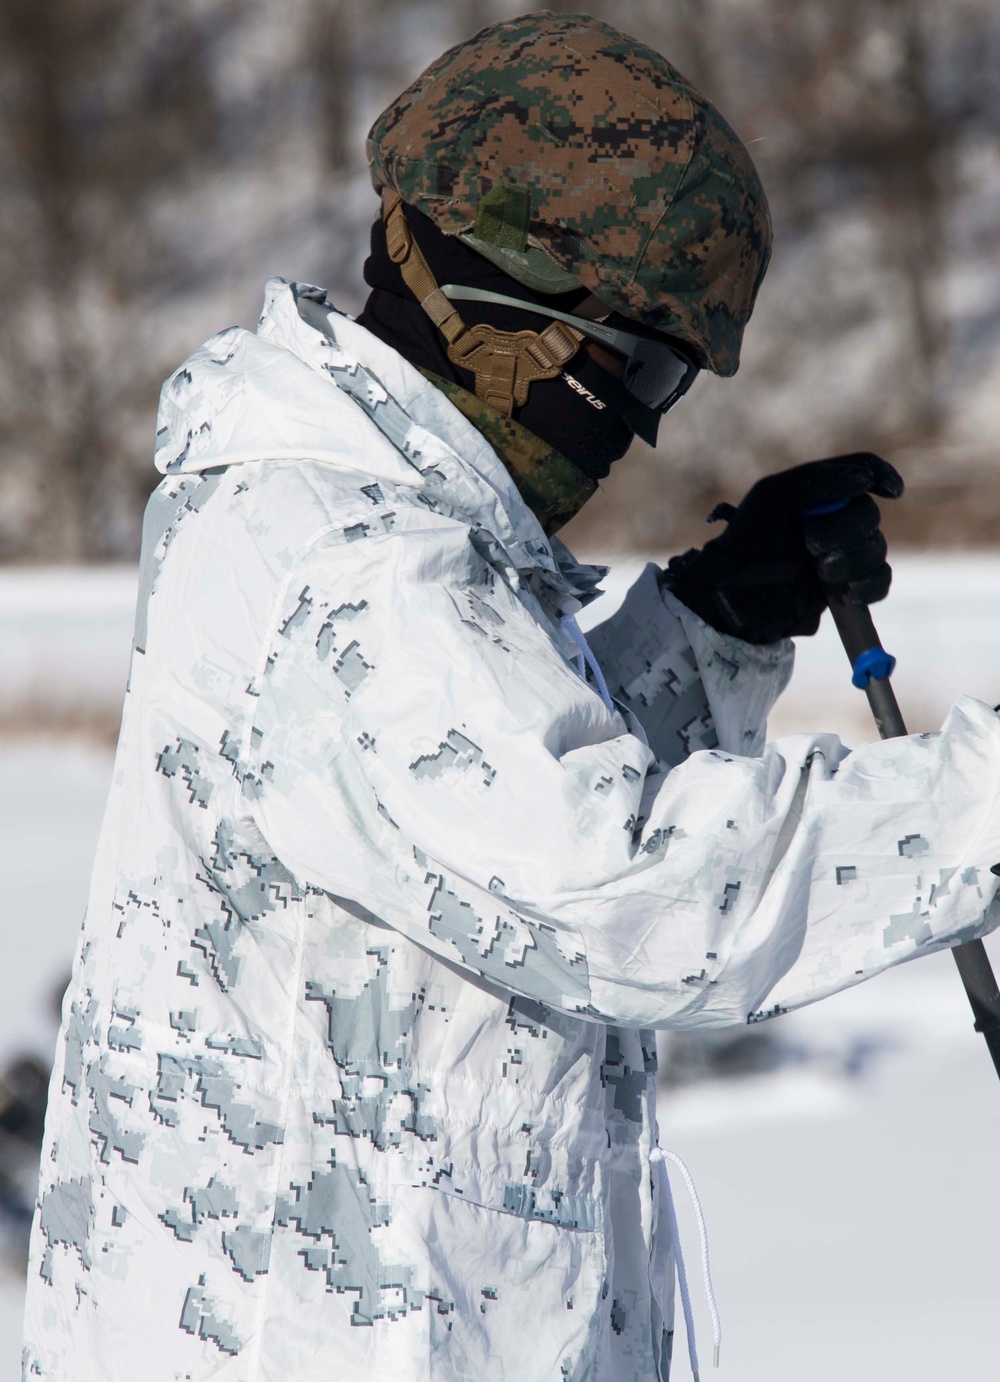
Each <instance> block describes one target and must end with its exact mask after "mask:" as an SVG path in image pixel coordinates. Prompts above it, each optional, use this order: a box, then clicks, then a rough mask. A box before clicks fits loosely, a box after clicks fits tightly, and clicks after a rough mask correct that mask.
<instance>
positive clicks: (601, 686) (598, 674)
mask: <svg viewBox="0 0 1000 1382" xmlns="http://www.w3.org/2000/svg"><path fill="white" fill-rule="evenodd" d="M559 622H560V624H562V626H563V628H564V629H565V630H566V632H567V633H568V634H569V636H570V638H572V640H573V642H574V643H575V644H576V646H577V648H578V649H579V652H578V653H577V656H576V667H577V671H578V672H579V673H580V676H581V677H582V676H585V669H586V668H587V667H589V668H590V670H591V673H592V674H593V678H594V681H595V683H596V685H597V691H598V694H599V695H600V698H601V700H602V701H603V702H604V704H605V705H606V706H607V708H608V709H609V710H610V711H611V713H612V715H613V714H614V713H615V703H614V701H613V700H612V699H611V695H610V693H609V691H608V683H607V682H606V681H605V680H604V673H603V672H602V671H601V668H600V664H599V663H598V661H597V658H596V657H595V656H594V654H593V653H592V652H591V651H590V645H589V644H588V642H587V640H586V639H585V638H584V636H583V631H582V630H581V628H580V625H579V624H578V623H577V622H576V620H575V619H574V618H573V616H572V614H564V615H563V616H562V618H561V619H560V620H559Z"/></svg>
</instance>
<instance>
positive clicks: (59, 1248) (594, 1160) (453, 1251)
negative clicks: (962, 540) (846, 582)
mask: <svg viewBox="0 0 1000 1382" xmlns="http://www.w3.org/2000/svg"><path fill="white" fill-rule="evenodd" d="M158 465H159V467H160V469H161V471H162V472H163V473H164V479H163V482H162V483H161V485H160V487H159V489H158V490H157V492H156V494H155V495H154V497H153V499H152V501H151V503H150V507H149V509H148V512H147V520H146V526H145V532H144V544H143V558H142V587H141V597H140V608H139V610H138V613H137V621H136V641H135V652H134V657H133V662H132V669H131V680H130V686H129V692H128V696H127V698H126V706H125V715H124V722H123V727H122V737H121V741H120V745H119V750H118V755H117V759H116V767H115V778H114V786H113V789H112V794H111V798H110V802H109V806H108V813H107V817H106V820H105V825H104V829H103V832H102V837H101V843H100V846H99V855H98V860H97V865H96V869H95V874H94V880H93V886H92V890H91V894H90V902H89V908H88V915H87V919H86V922H85V925H84V928H83V931H82V934H81V941H80V948H79V954H78V956H77V960H76V964H75V968H74V975H73V980H72V984H71V986H70V990H69V992H68V995H67V1000H66V1007H65V1015H64V1021H63V1026H62V1030H61V1033H60V1038H59V1048H58V1053H57V1061H56V1066H55V1070H54V1074H53V1082H52V1092H51V1101H50V1109H49V1117H48V1123H47V1132H46V1143H45V1149H44V1153H43V1158H42V1168H41V1185H40V1198H39V1208H38V1213H37V1216H36V1220H35V1225H34V1232H33V1244H32V1257H31V1266H30V1277H29V1289H28V1303H27V1314H26V1332H25V1344H24V1377H25V1378H26V1379H47V1382H107V1379H109V1378H114V1377H146V1376H155V1377H162V1378H164V1379H170V1380H171V1382H174V1380H175V1379H176V1380H177V1382H180V1380H181V1379H183V1382H207V1379H210V1378H222V1377H225V1378H227V1379H233V1380H234V1382H264V1379H270V1378H279V1377H280V1378H294V1379H296V1382H320V1379H324V1382H325V1379H327V1378H329V1377H330V1376H331V1375H332V1373H335V1375H336V1376H337V1377H338V1378H345V1379H362V1378H364V1379H365V1380H366V1382H368V1379H371V1378H382V1377H392V1378H399V1379H402V1380H403V1382H407V1380H408V1379H412V1380H413V1382H425V1380H431V1379H433V1380H434V1382H439V1380H442V1382H443V1379H447V1380H448V1382H452V1380H453V1379H470V1382H471V1379H476V1382H479V1380H480V1379H484V1378H486V1379H501V1378H504V1379H510V1378H518V1379H525V1382H550V1380H551V1379H553V1378H557V1379H577V1382H582V1379H584V1378H586V1379H588V1380H589V1382H639V1380H640V1379H641V1382H654V1379H657V1378H660V1379H662V1378H663V1377H665V1375H666V1371H667V1362H666V1360H667V1358H668V1357H669V1353H670V1338H671V1334H670V1331H671V1323H672V1308H673V1307H672V1293H673V1283H672V1274H673V1269H672V1256H671V1251H672V1250H671V1244H670V1241H669V1235H668V1231H667V1227H666V1223H665V1222H663V1221H661V1219H660V1215H659V1206H658V1205H657V1203H656V1199H655V1195H654V1192H653V1187H652V1185H651V1182H650V1176H649V1153H650V1149H651V1146H652V1144H653V1143H654V1141H655V1138H656V1126H655V1117H654V1095H655V1045H654V1040H653V1033H652V1032H651V1031H650V1030H649V1028H650V1027H652V1026H664V1027H669V1026H678V1027H685V1026H687V1027H690V1026H699V1025H712V1024H715V1025H718V1024H724V1023H744V1022H756V1021H759V1020H762V1019H764V1018H767V1017H770V1016H773V1015H774V1014H775V1013H777V1012H779V1011H781V1010H783V1009H784V1008H787V1007H791V1006H793V1005H795V1004H799V1003H804V1002H808V1001H810V1000H812V999H814V998H818V997H820V996H822V995H823V994H825V993H830V992H832V991H834V990H836V989H838V988H842V987H844V986H845V985H847V984H850V983H853V982H856V981H857V979H859V978H862V977H865V976H866V975H869V974H873V973H876V972H877V971H878V970H880V969H884V968H885V967H886V966H887V965H890V964H894V963H897V962H899V961H901V960H904V959H908V958H910V957H911V956H913V955H919V954H922V953H925V952H927V951H929V950H932V949H934V948H936V947H939V946H942V945H946V944H949V943H952V942H953V941H955V940H958V939H965V938H967V937H970V936H972V935H976V934H980V933H982V932H983V931H985V930H986V929H988V927H989V926H990V925H992V921H993V918H992V915H991V914H990V913H989V908H990V904H991V900H992V897H993V891H994V889H995V887H996V886H997V884H996V880H994V879H993V877H992V876H991V875H990V873H989V871H988V865H989V864H990V863H991V862H992V861H993V860H995V859H996V858H998V857H1000V853H998V850H1000V839H998V835H1000V828H998V823H997V821H996V809H995V803H996V793H997V781H998V776H1000V733H998V726H997V721H996V718H995V717H994V716H993V715H992V712H990V711H989V710H987V708H986V707H983V706H980V705H978V704H977V703H975V702H971V701H965V702H961V703H960V704H959V706H958V707H957V708H956V709H955V711H954V712H953V714H952V716H951V719H950V720H949V722H948V724H947V726H946V728H945V730H944V732H943V733H942V734H941V735H937V736H931V735H929V736H923V737H920V738H914V739H906V740H896V741H891V742H887V743H885V744H877V745H872V746H869V747H866V748H865V749H863V750H862V751H860V752H858V753H856V754H851V755H848V753H847V751H846V750H845V749H844V748H843V746H842V745H840V744H839V742H838V741H837V740H836V739H835V738H833V737H832V736H828V735H818V736H798V737H795V738H791V739H788V740H784V741H780V742H778V743H776V744H773V745H771V746H770V747H769V748H767V749H766V751H764V752H763V754H762V756H758V757H753V756H746V751H747V748H748V746H753V745H756V744H757V743H758V741H759V740H760V738H761V735H762V731H763V717H764V715H765V714H766V711H767V709H768V707H769V704H770V702H771V700H772V699H773V697H774V695H775V694H776V693H777V691H778V689H779V688H780V686H781V685H782V684H783V681H784V679H785V677H786V676H787V672H788V664H789V651H788V649H787V648H784V647H781V648H775V649H770V650H763V651H762V650H759V649H749V648H747V647H745V646H744V645H742V644H739V643H737V642H735V641H734V640H731V639H730V640H726V639H722V638H720V637H719V636H718V635H716V634H714V633H713V632H712V631H711V630H707V629H706V628H705V626H704V625H701V624H699V622H698V621H697V620H695V619H694V618H693V616H690V615H688V614H687V612H686V611H684V610H683V609H682V607H680V606H677V605H676V603H673V604H668V603H667V602H665V601H664V599H662V598H661V597H660V595H659V591H658V589H657V581H656V572H655V569H650V570H649V571H647V572H646V573H645V575H644V577H643V578H642V580H640V582H639V583H638V584H637V586H636V587H635V588H634V590H633V591H632V592H631V593H630V595H629V597H628V599H627V600H626V602H625V605H624V606H623V608H622V609H621V610H620V611H619V612H618V614H617V615H614V616H612V617H611V618H610V619H609V620H608V621H607V622H606V623H605V624H604V625H602V626H601V627H600V628H598V630H597V631H596V633H595V636H594V643H595V646H597V647H599V648H600V649H601V651H602V654H603V655H604V656H605V658H606V665H607V672H608V677H609V680H610V681H611V684H612V686H614V687H616V688H617V689H618V692H619V694H620V696H621V699H622V702H623V706H622V713H621V714H618V713H612V712H610V711H608V710H607V709H606V708H605V706H604V704H603V702H602V701H601V699H600V697H599V696H597V695H596V694H595V693H594V691H593V690H592V689H591V688H590V687H589V686H587V685H586V684H585V683H584V681H583V680H582V679H581V678H580V677H579V675H578V674H577V672H576V671H575V669H574V664H573V653H574V649H573V646H572V645H571V644H570V643H569V642H568V641H566V639H565V637H564V635H563V632H562V629H561V625H560V618H561V616H563V615H565V614H567V613H573V612H575V611H576V610H578V609H579V606H580V603H581V601H582V600H585V599H589V598H592V596H593V593H594V584H595V581H596V580H597V579H598V578H599V574H600V573H599V572H598V571H597V570H595V569H593V568H586V567H582V566H580V565H578V564H577V563H575V562H574V561H573V559H572V558H571V556H570V555H569V553H568V552H567V551H566V549H565V548H564V547H562V546H561V545H560V544H558V542H555V543H552V544H550V543H548V542H547V541H546V540H545V538H544V535H543V534H542V532H541V529H540V527H539V525H538V522H537V520H536V519H535V517H534V516H533V515H532V514H531V513H530V511H529V510H528V509H527V508H526V507H525V505H524V504H523V503H522V501H521V500H520V498H519V497H518V494H517V491H516V490H515V488H514V486H513V484H512V483H511V481H510V479H509V477H508V476H507V474H506V472H505V471H504V470H503V467H502V466H501V465H500V463H499V461H498V460H497V458H496V456H495V454H494V453H493V452H492V450H491V449H490V448H489V446H488V445H487V444H486V442H485V441H484V440H483V438H482V437H481V436H480V435H479V434H478V433H477V432H476V430H475V429H474V428H473V427H472V426H471V424H470V423H469V422H468V421H467V419H466V418H464V417H463V416H462V414H461V413H459V412H458V411H457V410H455V409H454V408H453V407H452V406H451V404H450V403H449V402H448V401H447V399H446V398H445V397H444V395H443V394H441V393H440V392H438V391H437V390H435V389H434V388H433V387H432V386H431V385H430V384H429V383H428V382H427V381H426V380H425V379H424V378H423V377H422V376H421V375H420V374H419V372H417V371H416V370H414V369H412V368H411V367H410V366H409V365H407V364H406V363H405V362H404V361H402V360H401V359H400V357H398V356H397V355H396V354H395V353H394V352H393V351H391V350H390V349H388V348H387V347H386V346H384V345H382V344H381V343H380V342H379V341H377V340H376V339H375V338H374V337H372V336H370V335H369V334H368V333H367V332H365V331H364V330H363V329H362V328H361V327H359V326H358V325H357V324H356V323H354V322H351V321H350V320H349V319H347V318H344V317H341V316H338V315H337V314H335V313H331V312H330V309H329V307H328V306H326V305H325V304H324V300H323V294H322V293H321V292H320V291H319V290H316V289H311V288H305V287H298V286H289V285H285V284H282V283H280V282H272V283H271V284H269V286H268V292H267V300H266V304H265V312H264V315H263V317H262V319H261V323H260V327H259V331H258V334H257V335H251V334H249V333H246V332H242V331H229V332H224V333H222V335H220V336H218V337H216V338H214V339H213V340H212V341H210V342H208V344H207V345H206V346H204V347H202V349H201V350H199V351H198V352H196V353H195V355H194V356H193V357H192V358H191V359H190V360H189V361H188V362H187V363H186V364H185V365H184V366H183V367H182V368H181V369H180V370H178V371H177V372H176V373H175V374H174V375H173V376H172V377H171V378H170V379H169V380H168V381H167V384H166V385H165V387H164V391H163V397H162V405H161V413H160V432H159V437H158ZM643 723H645V724H646V726H647V727H648V732H649V739H650V744H647V743H646V742H645V734H644V731H643V729H642V727H641V726H642V724H643ZM741 751H742V753H741ZM754 751H755V752H756V751H757V750H756V749H755V750H754ZM942 804H943V806H942Z"/></svg>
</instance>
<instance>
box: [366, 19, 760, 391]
mask: <svg viewBox="0 0 1000 1382" xmlns="http://www.w3.org/2000/svg"><path fill="white" fill-rule="evenodd" d="M368 161H369V164H370V166H371V177H372V182H373V183H374V186H375V189H376V191H381V190H382V189H383V188H385V187H387V188H389V189H391V190H393V191H396V192H398V193H399V195H400V196H401V197H402V199H403V201H404V202H406V203H408V204H409V205H411V206H415V207H417V208H418V209H419V210H420V211H422V212H424V214H425V215H427V216H429V217H430V218H431V220H432V221H434V222H435V224H436V225H437V226H438V227H439V228H440V229H441V230H442V231H444V232H445V233H446V234H449V235H460V236H462V238H463V239H464V240H465V241H467V243H469V244H470V245H472V246H473V247H474V248H475V249H477V250H479V251H480V252H481V253H483V254H485V255H486V256H487V257H488V258H490V259H492V260H493V261H494V262H495V263H497V264H498V265H499V266H500V267H501V268H502V269H503V270H504V271H505V272H506V273H508V274H509V275H510V276H511V277H512V278H515V279H517V280H518V281H519V282H521V283H524V284H526V285H527V286H528V287H530V288H534V289H535V290H536V291H539V292H547V293H556V292H560V291H563V290H565V289H569V288H574V287H578V286H583V287H585V288H589V289H590V291H591V292H593V293H595V294H596V295H597V296H598V297H600V298H601V299H602V300H603V301H604V302H605V303H607V305H608V306H609V308H612V309H614V310H616V311H618V312H621V313H623V314H624V315H625V316H627V317H631V318H633V319H634V320H638V321H641V322H643V323H645V325H647V326H649V327H652V328H653V329H655V330H657V331H661V332H663V333H665V334H667V335H670V336H677V337H680V339H681V340H683V341H686V342H687V343H688V344H689V345H690V346H692V347H693V348H694V350H695V352H696V354H697V355H698V356H699V357H700V359H701V361H702V363H703V364H704V365H706V366H707V367H708V368H709V369H711V370H714V371H715V373H717V374H723V375H728V374H733V373H734V372H735V371H736V368H737V366H738V364H739V355H740V341H741V339H742V335H743V329H744V327H745V326H746V323H747V321H748V320H749V317H750V313H751V311H752V309H753V304H754V299H755V297H756V295H757V289H758V288H759V286H760V282H761V279H762V278H763V276H764V271H765V269H766V267H767V261H768V257H769V255H770V247H771V220H770V214H769V212H768V206H767V199H766V197H765V195H764V189H763V187H762V186H761V182H760V178H759V177H758V175H757V170H756V168H755V167H754V165H753V162H752V160H751V158H750V155H749V154H748V153H747V150H746V149H745V148H744V146H743V144H742V143H741V142H740V140H739V139H738V138H737V136H736V134H735V133H734V132H733V130H732V129H731V128H730V126H729V125H728V124H727V123H726V121H725V120H724V119H723V118H722V116H721V115H720V114H719V112H718V111H717V110H716V109H715V107H714V106H712V105H711V104H710V103H709V102H708V101H706V100H705V98H704V96H702V95H701V93H700V92H699V91H697V90H696V89H695V88H694V87H693V86H692V85H691V83H690V82H689V81H687V79H686V78H685V77H683V76H681V74H680V73H679V72H678V71H677V69H676V68H675V67H673V66H671V64H670V63H669V62H667V60H666V59H665V58H662V57H660V55H659V54H658V53H655V52H654V51H653V50H652V49H651V48H647V47H646V46H645V45H644V44H642V43H638V42H637V41H636V40H635V39H633V38H630V37H629V36H628V35H627V34H624V33H622V32H621V31H620V30H618V29H614V28H612V27H611V26H610V25H608V24H603V23H601V22H599V21H598V20H596V19H591V18H590V17H589V16H587V15H557V14H553V13H552V12H551V11H547V10H545V11H537V12H535V13H532V14H526V15H522V16H521V17H520V18H518V19H510V20H504V21H503V22H501V23H498V24H491V25H489V26H488V27H487V28H485V29H482V30H481V31H480V32H479V33H477V34H476V35H475V36H474V37H473V38H470V39H469V40H467V41H466V42H465V43H460V44H458V45H456V46H455V47H454V48H451V49H449V50H448V52H446V53H444V54H443V55H442V56H441V57H440V58H438V59H437V60H436V61H435V62H432V63H431V65H430V66H429V67H428V68H427V70H426V71H425V72H424V73H423V74H422V75H421V76H420V77H418V78H417V80H416V81H415V82H413V83H412V85H411V86H409V87H408V88H407V89H406V90H405V91H404V92H403V93H402V95H401V96H399V97H398V98H397V99H396V100H395V101H393V102H392V104H391V105H390V106H389V107H388V109H387V110H385V111H384V112H383V113H382V115H380V116H379V118H378V119H377V120H376V121H375V124H374V125H373V126H372V129H371V132H370V134H369V137H368Z"/></svg>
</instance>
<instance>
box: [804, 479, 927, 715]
mask: <svg viewBox="0 0 1000 1382" xmlns="http://www.w3.org/2000/svg"><path fill="white" fill-rule="evenodd" d="M846 507H847V500H846V499H838V500H836V501H835V502H834V503H832V504H816V505H814V506H813V507H812V508H808V509H806V510H805V512H804V513H803V515H802V517H803V518H804V519H807V518H819V517H820V515H821V514H825V513H836V512H837V511H838V510H839V509H843V508H846ZM829 606H830V613H831V614H832V615H833V620H834V623H835V624H836V625H837V632H838V633H839V634H840V641H841V642H842V643H843V645H844V650H845V652H846V653H847V656H848V657H849V658H850V661H851V681H852V682H853V683H854V685H855V686H856V687H857V688H858V690H859V691H864V692H866V694H867V696H868V703H869V705H870V706H871V708H872V714H873V715H874V716H875V723H876V725H877V726H878V731H879V734H880V735H881V736H882V738H883V739H892V738H895V737H896V736H897V735H900V734H905V733H906V725H905V724H904V723H903V717H902V715H901V714H900V712H899V706H898V705H897V704H896V697H895V695H894V694H893V691H892V688H891V686H890V685H889V678H890V677H891V676H892V673H893V671H894V669H895V666H896V659H895V658H894V657H893V655H892V653H888V652H886V650H885V648H883V647H882V640H881V639H880V638H879V636H878V630H877V629H876V627H875V625H874V623H873V622H872V617H871V614H870V613H869V610H868V606H867V605H859V604H854V603H853V602H852V601H851V600H849V599H847V598H846V597H845V596H839V595H831V596H830V599H829Z"/></svg>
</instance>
